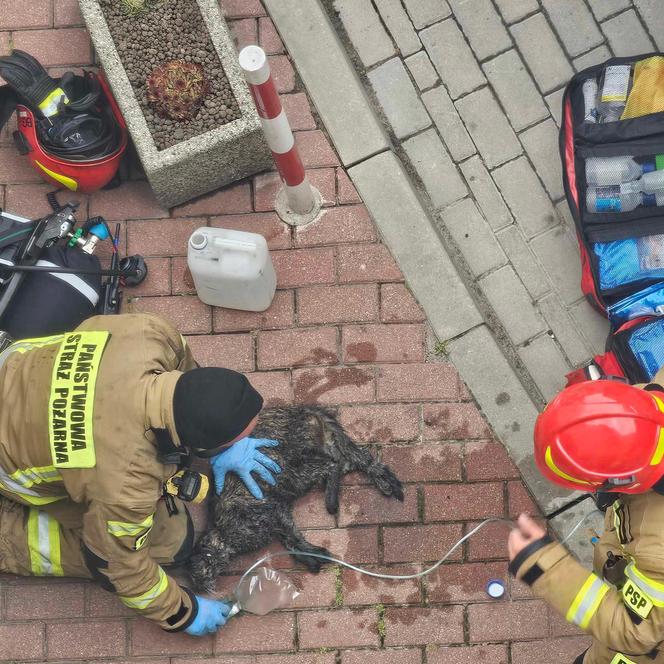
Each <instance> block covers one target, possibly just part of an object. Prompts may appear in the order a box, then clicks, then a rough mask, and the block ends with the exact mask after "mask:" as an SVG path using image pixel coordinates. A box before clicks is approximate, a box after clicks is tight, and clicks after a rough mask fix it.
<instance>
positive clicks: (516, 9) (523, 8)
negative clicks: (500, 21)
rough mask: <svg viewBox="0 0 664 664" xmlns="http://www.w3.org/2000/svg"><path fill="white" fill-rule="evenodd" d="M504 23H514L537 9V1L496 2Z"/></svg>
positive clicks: (510, 0) (499, 0) (502, 0)
mask: <svg viewBox="0 0 664 664" xmlns="http://www.w3.org/2000/svg"><path fill="white" fill-rule="evenodd" d="M496 5H498V9H499V10H500V13H501V14H502V15H503V18H504V19H505V23H516V21H520V20H521V19H522V18H525V17H526V16H528V14H532V13H533V12H536V11H537V10H538V9H539V5H538V4H537V0H496Z"/></svg>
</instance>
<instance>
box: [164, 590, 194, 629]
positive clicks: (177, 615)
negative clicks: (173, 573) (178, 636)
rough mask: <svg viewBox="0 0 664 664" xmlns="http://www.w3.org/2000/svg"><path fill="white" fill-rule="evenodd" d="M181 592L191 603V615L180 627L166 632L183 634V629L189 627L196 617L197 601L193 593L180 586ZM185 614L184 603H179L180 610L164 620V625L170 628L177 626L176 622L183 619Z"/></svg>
mask: <svg viewBox="0 0 664 664" xmlns="http://www.w3.org/2000/svg"><path fill="white" fill-rule="evenodd" d="M182 590H183V591H184V592H185V593H187V595H188V596H189V601H190V602H191V613H190V614H189V617H188V618H187V619H186V620H185V621H184V622H183V623H182V624H181V625H179V626H178V627H176V628H175V629H167V630H166V631H167V632H183V631H184V630H185V629H187V627H189V625H191V623H193V622H194V620H196V616H197V615H198V600H197V599H196V595H194V593H192V592H191V590H189V588H186V587H185V586H182ZM186 613H187V607H186V605H185V603H184V602H181V603H180V608H179V609H178V610H177V612H176V613H174V614H173V615H172V616H169V617H168V618H166V623H167V624H168V625H171V626H173V625H177V624H178V622H180V620H182V618H184V616H185V615H186Z"/></svg>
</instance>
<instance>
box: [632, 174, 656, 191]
mask: <svg viewBox="0 0 664 664" xmlns="http://www.w3.org/2000/svg"><path fill="white" fill-rule="evenodd" d="M630 185H631V186H633V187H635V188H636V189H638V191H643V192H646V193H652V192H656V191H660V190H662V189H664V171H650V172H647V173H644V174H643V175H642V176H641V177H640V178H639V179H638V180H636V181H635V182H630Z"/></svg>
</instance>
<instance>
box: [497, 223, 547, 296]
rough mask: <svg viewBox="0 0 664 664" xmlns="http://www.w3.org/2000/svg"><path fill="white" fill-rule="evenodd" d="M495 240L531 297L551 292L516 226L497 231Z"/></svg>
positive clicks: (545, 278) (540, 268)
mask: <svg viewBox="0 0 664 664" xmlns="http://www.w3.org/2000/svg"><path fill="white" fill-rule="evenodd" d="M496 239H497V240H498V242H500V246H501V247H502V248H503V251H504V252H505V253H506V254H507V258H508V259H509V262H510V263H511V264H512V267H513V268H514V269H515V270H516V273H517V274H518V275H519V279H521V281H522V282H523V285H524V286H525V287H526V290H527V291H528V292H529V293H530V295H531V297H533V298H538V297H541V296H543V295H544V294H545V293H548V292H549V291H551V288H552V286H551V282H550V281H549V280H548V279H547V277H546V274H545V272H544V270H543V269H542V266H541V265H540V264H539V263H538V262H537V259H536V258H535V254H534V253H533V252H532V250H531V249H530V247H529V246H528V243H527V242H526V239H525V238H524V236H523V233H522V232H521V229H520V228H519V227H518V226H517V225H516V224H512V225H510V226H507V228H503V229H502V230H500V231H498V232H497V233H496Z"/></svg>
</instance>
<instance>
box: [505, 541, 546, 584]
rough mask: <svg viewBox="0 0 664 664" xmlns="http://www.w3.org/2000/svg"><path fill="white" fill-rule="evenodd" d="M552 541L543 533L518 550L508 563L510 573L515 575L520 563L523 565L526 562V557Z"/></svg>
mask: <svg viewBox="0 0 664 664" xmlns="http://www.w3.org/2000/svg"><path fill="white" fill-rule="evenodd" d="M552 542H553V539H552V538H551V537H549V535H544V537H541V538H540V539H538V540H535V541H534V542H531V543H530V544H529V545H528V546H527V547H525V548H523V549H521V551H519V553H517V554H516V556H515V557H514V560H512V562H511V563H510V564H509V567H508V569H509V571H510V574H511V575H512V576H516V575H517V572H518V571H519V568H520V567H521V565H523V563H524V562H526V559H527V558H529V557H530V556H532V555H533V553H536V552H537V551H539V550H540V549H543V548H544V547H545V546H546V545H547V544H551V543H552Z"/></svg>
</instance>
